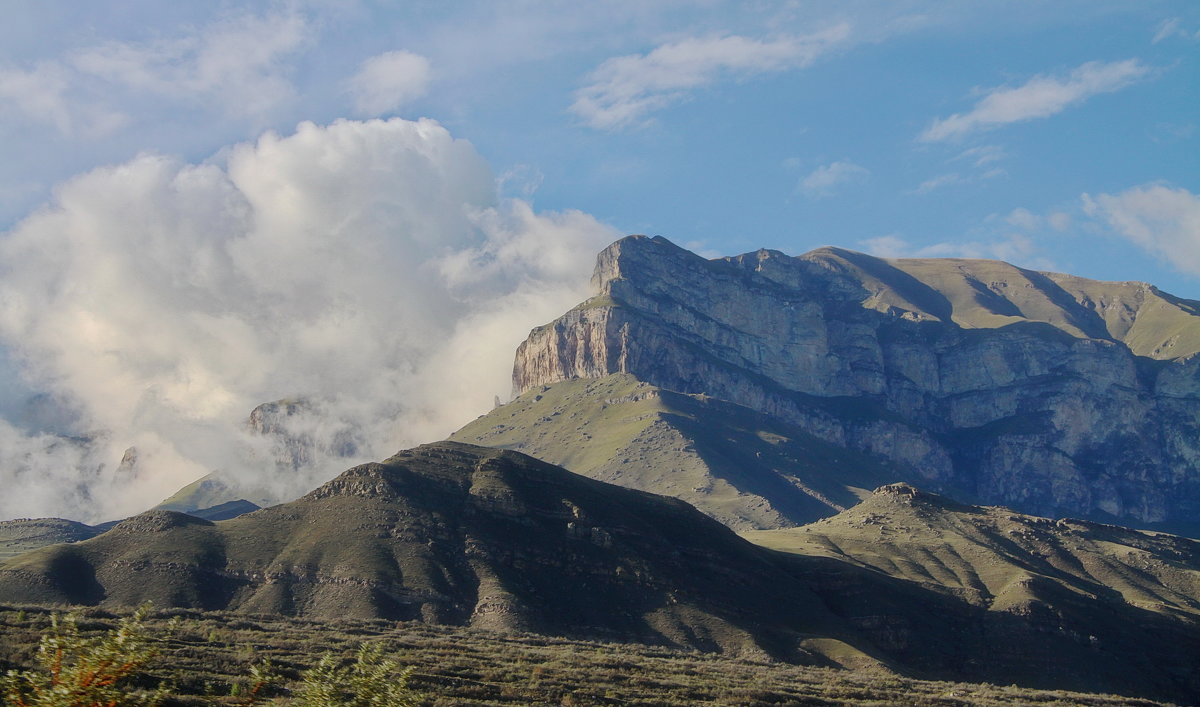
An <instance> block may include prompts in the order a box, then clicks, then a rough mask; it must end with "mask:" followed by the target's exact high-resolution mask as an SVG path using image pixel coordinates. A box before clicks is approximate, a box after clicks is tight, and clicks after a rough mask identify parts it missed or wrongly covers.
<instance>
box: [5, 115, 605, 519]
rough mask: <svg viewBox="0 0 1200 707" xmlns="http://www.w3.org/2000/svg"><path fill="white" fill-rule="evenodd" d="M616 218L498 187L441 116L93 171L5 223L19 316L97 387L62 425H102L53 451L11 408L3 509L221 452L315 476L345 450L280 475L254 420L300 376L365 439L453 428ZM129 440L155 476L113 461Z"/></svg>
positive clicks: (78, 392)
mask: <svg viewBox="0 0 1200 707" xmlns="http://www.w3.org/2000/svg"><path fill="white" fill-rule="evenodd" d="M616 236H617V234H616V233H615V232H613V231H612V230H611V229H610V228H608V227H606V226H604V225H602V224H600V223H598V222H596V221H595V220H594V219H592V218H591V217H589V216H587V215H585V214H581V213H578V212H566V213H538V212H535V211H534V210H533V208H532V207H531V206H530V205H529V204H527V203H525V202H522V201H501V200H498V198H497V195H496V191H495V186H494V178H493V175H492V172H491V170H490V168H489V166H488V165H487V164H486V163H485V162H484V160H483V159H482V158H481V157H480V155H479V154H478V153H477V152H476V151H475V149H474V148H473V147H472V146H471V145H470V144H469V143H467V142H465V141H463V140H457V139H454V138H453V137H452V136H451V135H450V134H449V132H448V131H447V130H445V129H444V128H443V127H441V126H440V125H438V124H437V123H435V122H433V121H428V120H422V121H417V122H412V121H405V120H399V119H395V120H388V121H379V120H374V121H367V122H357V121H338V122H336V123H334V124H332V125H329V126H318V125H314V124H311V123H305V124H302V125H300V126H299V127H298V129H297V131H296V132H295V134H293V135H290V136H286V137H284V136H279V135H276V134H272V133H269V134H266V135H264V136H262V137H261V138H260V139H259V140H258V141H257V142H255V143H253V144H249V143H248V144H242V145H237V146H234V147H232V148H230V149H228V150H226V151H223V153H222V154H221V155H220V156H219V157H218V158H214V159H213V160H211V161H209V162H205V163H203V164H186V163H183V162H180V161H178V160H176V159H172V158H169V157H164V156H161V155H142V156H139V157H137V158H136V159H134V160H132V161H130V162H128V163H125V164H121V165H117V166H113V167H105V168H101V169H96V170H94V171H92V172H89V173H87V174H84V175H81V176H78V177H76V178H74V179H72V180H70V181H68V182H67V183H65V184H62V185H61V186H60V187H59V188H58V190H57V193H56V196H55V199H54V201H53V203H51V204H49V205H47V206H45V207H43V208H42V209H41V210H39V211H37V212H36V213H34V214H32V215H30V216H29V217H27V218H26V219H25V220H24V221H22V222H21V223H20V224H18V225H17V226H16V227H15V228H14V229H13V230H12V231H11V232H9V233H8V234H6V235H5V237H4V239H3V241H2V242H0V270H2V272H0V336H2V337H3V339H4V342H5V345H6V346H7V347H8V349H9V355H10V357H11V358H12V360H14V361H16V362H17V364H18V365H19V367H20V369H21V370H22V372H23V375H24V376H25V377H26V378H27V380H28V384H29V385H30V386H31V387H32V388H34V389H37V390H44V391H47V392H48V393H50V394H52V395H53V396H55V398H56V399H58V400H61V401H63V403H64V404H65V405H66V406H67V407H70V408H73V409H75V410H76V411H77V415H76V421H75V423H74V425H73V426H72V427H73V429H70V430H57V431H56V432H58V433H59V434H60V435H62V434H73V435H76V436H82V437H84V438H86V440H87V442H86V443H85V444H82V445H81V446H80V448H81V449H82V450H83V451H80V450H75V451H72V452H71V453H70V454H71V455H73V456H71V458H70V459H66V458H64V459H63V460H61V461H58V462H55V463H53V465H52V466H53V467H54V470H53V472H50V471H49V470H46V469H42V468H40V466H41V465H42V463H43V461H44V460H45V459H47V458H48V457H47V456H46V455H44V454H42V455H38V454H34V453H32V452H30V451H29V450H36V449H43V448H45V447H47V446H48V445H49V446H53V442H52V441H51V440H49V438H44V437H41V436H38V435H36V434H31V433H28V432H27V431H26V432H25V433H22V432H20V431H19V430H18V429H17V427H15V426H13V425H11V424H7V423H6V424H4V425H3V426H2V427H0V433H2V434H0V439H2V440H4V441H5V445H4V448H3V449H0V485H2V486H3V487H4V488H5V490H6V493H5V494H3V496H0V517H13V516H18V515H26V516H28V515H47V514H56V515H68V516H72V517H84V518H91V519H95V518H99V517H109V516H115V515H120V514H122V513H127V512H133V511H136V510H140V509H141V508H142V507H144V506H145V505H146V504H147V503H152V502H153V501H155V500H158V499H160V498H162V496H163V495H164V494H166V493H170V492H171V491H173V490H175V489H176V488H178V487H179V486H180V485H181V484H183V483H186V482H188V481H190V480H192V479H194V478H196V477H198V476H200V475H201V474H203V473H206V472H208V471H210V470H214V469H223V470H225V471H226V472H227V473H228V474H230V475H233V476H241V477H252V478H253V477H264V478H263V479H260V480H262V481H264V482H267V481H269V482H271V483H273V484H275V485H276V487H277V488H278V493H279V494H280V495H287V494H289V493H296V492H299V491H300V490H303V487H305V486H307V485H310V484H311V483H315V481H316V480H319V479H320V478H323V477H326V476H328V475H330V474H332V473H334V472H335V471H336V470H337V469H338V468H340V467H344V466H345V463H346V460H345V459H337V460H319V459H318V460H317V461H316V463H315V464H314V465H312V466H311V468H309V469H307V470H304V471H303V472H302V473H301V474H300V476H298V477H297V478H295V479H284V480H282V481H281V480H280V479H274V478H266V477H269V476H270V474H267V471H266V470H267V468H268V467H269V466H270V465H269V464H266V463H265V462H264V459H263V456H262V455H263V453H264V451H263V450H262V449H255V444H256V442H255V440H254V439H253V438H251V437H248V436H247V435H245V434H244V430H245V428H244V424H243V421H244V420H245V417H246V414H247V413H248V411H249V410H250V409H251V408H252V407H254V406H255V405H256V404H258V403H260V402H263V401H267V400H274V399H278V398H283V397H303V398H306V399H310V400H313V401H316V403H317V405H316V409H319V410H320V419H321V420H322V424H321V425H318V427H324V428H325V429H326V430H327V431H328V432H329V433H330V434H333V433H334V432H335V431H338V430H341V431H342V432H344V431H345V430H346V429H352V430H353V433H354V435H355V436H356V439H358V440H359V442H360V444H359V448H358V450H357V453H356V455H357V456H359V457H363V458H373V457H379V456H383V455H386V454H389V453H391V452H392V451H395V450H396V449H398V448H400V447H401V446H404V445H408V444H413V443H416V442H420V441H427V440H432V439H436V438H439V437H441V436H443V435H445V434H446V433H448V432H449V431H451V430H453V429H454V428H455V427H456V426H457V425H460V424H462V423H464V422H465V421H466V420H467V419H469V418H470V417H471V416H472V415H475V414H480V413H482V412H485V411H486V410H487V409H488V408H489V407H490V405H491V403H492V401H493V397H494V396H495V395H500V396H504V395H506V394H507V392H508V386H509V373H510V366H511V361H512V352H513V350H514V348H515V346H516V345H517V344H518V343H519V341H520V340H521V339H522V338H523V337H524V335H525V334H526V333H527V332H528V330H529V328H531V327H533V326H536V325H538V324H540V323H543V322H545V321H547V320H549V319H551V318H553V317H554V316H556V315H557V314H559V313H560V312H561V311H562V310H563V309H565V308H567V307H569V306H571V305H572V304H573V303H574V302H576V301H578V300H579V299H581V298H582V297H583V296H585V295H586V287H587V278H588V274H589V272H590V269H591V265H592V261H593V256H594V253H595V251H596V250H597V249H599V248H601V247H603V246H604V245H605V244H606V243H607V242H609V241H611V240H612V239H613V238H615V237H616ZM320 432H321V430H311V431H310V433H312V434H319V433H320ZM130 445H134V446H136V447H137V449H138V452H139V456H138V463H137V465H136V474H135V475H133V476H136V478H131V474H130V473H129V472H128V470H125V475H124V476H123V475H122V473H121V472H119V471H118V470H117V469H116V462H117V461H118V460H120V458H121V453H122V450H123V449H124V448H125V447H127V446H130ZM64 454H65V452H64V453H60V454H59V456H60V457H64ZM64 480H65V481H64ZM67 482H69V483H67ZM51 483H53V487H48V484H51Z"/></svg>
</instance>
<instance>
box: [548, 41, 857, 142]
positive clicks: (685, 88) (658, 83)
mask: <svg viewBox="0 0 1200 707" xmlns="http://www.w3.org/2000/svg"><path fill="white" fill-rule="evenodd" d="M849 36H850V27H849V25H847V24H839V25H835V26H833V27H830V28H829V29H826V30H823V31H821V32H817V33H815V34H809V35H804V36H785V37H780V38H777V39H771V40H760V39H754V38H750V37H743V36H740V35H727V36H715V37H689V38H687V39H682V40H679V41H676V42H669V43H667V44H663V45H661V46H659V47H657V48H656V49H654V50H653V51H651V52H649V53H646V54H629V55H626V56H619V57H614V58H612V59H608V60H607V61H605V62H604V63H602V64H601V65H600V66H599V67H597V68H596V69H595V70H594V71H593V72H592V73H591V74H590V75H589V76H588V81H589V83H588V84H587V85H586V86H584V87H583V88H581V89H579V90H578V91H576V92H575V102H574V103H572V104H571V112H573V113H575V114H576V115H578V116H579V117H580V118H582V119H583V121H584V122H585V123H587V124H588V125H590V126H592V127H594V128H600V129H605V130H616V129H620V128H627V127H630V126H634V125H637V124H639V123H641V122H642V121H643V120H644V119H645V117H646V116H647V114H649V113H652V112H654V111H656V110H659V109H662V108H665V107H667V106H669V105H671V104H673V103H677V102H679V101H682V100H685V99H686V98H687V97H688V95H689V93H690V92H691V91H694V90H696V89H699V88H703V87H704V86H708V85H711V84H713V83H716V82H717V81H719V80H721V79H724V78H744V77H748V76H754V75H757V74H762V73H768V72H775V71H783V70H786V69H795V68H802V67H805V66H808V65H809V64H811V63H812V62H813V61H815V60H816V59H817V58H818V57H820V56H821V55H822V54H825V53H826V52H828V51H830V50H831V49H832V48H833V47H834V46H836V45H838V44H839V43H841V42H843V41H845V40H846V39H847V38H848V37H849Z"/></svg>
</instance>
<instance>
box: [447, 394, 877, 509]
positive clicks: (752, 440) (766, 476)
mask: <svg viewBox="0 0 1200 707" xmlns="http://www.w3.org/2000/svg"><path fill="white" fill-rule="evenodd" d="M450 439H452V440H456V441H461V442H468V443H471V444H481V445H485V446H489V447H501V448H506V449H515V450H519V451H521V452H524V453H526V454H530V455H532V456H535V457H537V458H539V459H543V460H545V461H548V462H550V463H552V464H557V465H560V466H563V467H565V468H566V469H569V470H571V471H573V472H575V473H577V474H582V475H584V476H588V477H590V478H593V479H598V480H600V481H606V482H608V483H613V484H618V485H620V486H626V487H628V488H635V489H641V490H645V491H651V492H653V493H661V494H665V495H668V496H673V497H675V498H679V499H682V500H684V501H687V502H688V503H690V504H692V505H694V506H696V507H697V508H699V509H700V510H702V511H704V512H705V513H706V514H708V515H709V516H711V517H713V518H715V519H717V520H719V521H721V522H722V523H724V524H726V525H728V526H730V527H731V528H734V529H737V530H751V529H764V528H780V527H789V526H795V525H800V524H803V523H808V522H811V521H813V520H815V519H817V518H821V517H824V516H828V515H832V514H834V513H837V512H838V511H841V510H843V509H845V508H848V507H850V506H853V505H854V504H856V503H858V501H859V500H860V499H861V498H863V497H865V496H866V495H869V489H873V488H875V487H877V486H879V485H881V484H884V483H887V482H889V481H894V480H896V478H897V477H896V475H895V474H894V473H893V472H892V471H891V470H890V469H889V468H888V467H887V466H886V465H885V464H883V463H881V462H880V461H879V460H878V459H874V458H872V457H868V456H867V455H865V454H860V453H856V452H854V451H850V450H846V449H842V448H838V447H835V446H833V445H831V444H828V443H826V442H823V441H821V440H819V439H817V438H815V437H813V436H812V435H810V434H808V433H806V432H804V431H802V430H800V429H798V428H796V427H793V426H791V425H788V424H786V423H783V422H780V421H778V420H775V419H773V418H770V417H768V416H766V415H763V414H760V413H757V412H755V411H753V410H750V409H748V408H745V407H742V406H740V405H734V404H732V403H727V402H724V401H721V400H717V399H714V398H710V397H707V396H700V395H683V394H680V393H674V392H671V391H668V390H664V389H661V388H658V387H655V386H652V385H649V384H647V383H643V382H640V381H638V380H637V379H636V378H635V377H633V376H631V375H628V374H615V375H610V376H606V377H604V378H598V379H580V380H570V381H563V382H561V383H556V384H554V385H550V386H545V387H543V388H540V389H537V390H531V391H529V392H527V393H525V394H524V395H522V396H520V397H518V398H517V399H515V400H513V401H512V402H510V403H507V404H505V405H503V406H500V407H498V408H496V409H494V410H492V411H491V412H490V413H488V414H487V415H483V416H482V417H480V418H478V419H476V420H474V421H473V422H471V423H470V424H468V425H466V426H465V427H463V428H462V429H461V430H459V431H458V432H455V433H454V434H453V435H452V436H451V437H450Z"/></svg>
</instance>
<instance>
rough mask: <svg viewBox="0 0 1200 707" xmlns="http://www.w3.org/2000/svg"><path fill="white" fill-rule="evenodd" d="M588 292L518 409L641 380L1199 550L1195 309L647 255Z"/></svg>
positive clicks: (1065, 288)
mask: <svg viewBox="0 0 1200 707" xmlns="http://www.w3.org/2000/svg"><path fill="white" fill-rule="evenodd" d="M593 286H594V289H595V291H596V295H595V296H594V297H592V298H590V299H588V300H587V301H585V302H583V303H581V304H580V305H579V306H577V307H575V308H574V309H572V310H571V311H569V312H567V313H566V314H564V315H563V316H562V317H560V318H559V319H557V320H556V321H554V322H551V323H550V324H547V325H545V326H543V327H539V328H537V329H535V330H533V331H532V332H531V333H530V335H529V337H528V339H527V340H526V341H525V342H524V343H523V344H522V345H521V347H520V348H519V349H518V352H517V356H516V363H515V367H514V373H513V381H514V388H515V393H517V394H518V395H519V396H522V395H527V394H533V395H534V396H536V395H538V394H543V395H544V394H545V391H543V389H544V388H547V387H548V386H549V387H553V386H554V385H556V384H558V383H560V382H563V381H571V380H577V379H600V378H603V377H605V376H609V375H613V374H628V375H630V376H632V377H633V378H634V379H636V380H637V381H639V382H642V383H646V384H649V385H651V386H654V387H656V388H660V389H664V390H668V391H674V392H676V393H681V394H684V395H689V396H701V395H703V396H708V397H710V398H715V399H718V400H721V401H725V402H727V403H732V404H735V405H739V406H742V407H744V408H748V409H750V410H752V411H755V412H758V413H761V414H763V415H766V416H769V417H771V418H773V419H774V420H777V421H778V422H780V423H782V424H786V425H788V426H790V427H791V428H795V429H799V430H801V431H803V432H804V433H807V434H808V435H810V436H811V437H813V438H816V439H817V440H820V441H822V442H824V443H826V444H828V445H832V446H833V447H834V448H837V449H841V450H845V451H846V452H854V453H857V454H860V455H866V456H868V457H870V458H871V459H872V460H873V463H872V465H873V467H874V468H876V469H886V470H887V473H888V474H889V475H892V480H905V481H908V482H911V483H914V484H916V485H918V486H922V487H927V488H931V489H934V490H937V491H941V492H944V493H947V494H949V495H951V496H952V497H955V498H958V499H961V500H964V501H970V502H974V503H985V504H991V505H1005V506H1011V507H1013V508H1016V509H1018V510H1020V511H1022V512H1026V513H1032V514H1036V515H1042V516H1077V517H1085V518H1089V519H1092V520H1097V521H1102V522H1117V523H1120V524H1123V525H1133V526H1138V527H1147V528H1160V529H1170V530H1174V531H1177V532H1185V533H1196V532H1200V521H1198V520H1197V519H1200V473H1198V472H1200V357H1198V356H1197V355H1196V354H1197V352H1198V351H1200V303H1197V302H1193V301H1190V300H1184V299H1180V298H1178V297H1174V296H1172V295H1169V294H1167V293H1164V292H1162V291H1160V290H1158V289H1156V288H1154V287H1153V286H1150V285H1145V284H1142V283H1128V282H1115V283H1113V282H1097V281H1092V280H1086V279H1083V278H1077V277H1072V276H1068V275H1061V274H1056V273H1042V272H1036V271H1031V270H1025V269H1022V268H1018V267H1014V266H1012V265H1008V264H1006V263H1000V262H995V261H985V260H962V259H883V258H875V257H871V256H867V255H863V254H860V253H853V252H851V251H846V250H841V249H836V248H822V249H818V250H815V251H812V252H811V253H807V254H805V255H802V256H799V257H790V256H786V255H784V254H782V253H778V252H775V251H769V250H761V251H757V252H754V253H748V254H745V255H741V256H737V257H732V258H720V259H715V260H705V259H704V258H701V257H699V256H697V255H694V254H693V253H690V252H688V251H686V250H683V249H681V248H678V247H677V246H675V245H673V244H671V243H670V242H669V241H667V240H665V239H663V238H658V237H656V238H646V237H642V236H631V237H628V238H625V239H622V240H620V241H617V242H616V243H614V244H613V245H612V246H610V247H609V248H608V249H606V250H605V251H603V252H602V253H601V254H600V256H599V258H598V261H597V266H596V271H595V274H594V276H593ZM502 410H503V408H500V410H498V411H494V412H493V413H491V414H490V415H489V416H488V419H489V420H490V419H496V422H492V423H491V424H492V425H495V424H503V422H502V419H503V415H504V413H503V412H501V411H502ZM483 424H484V423H482V422H480V421H477V422H476V423H473V431H474V432H475V438H479V439H482V437H481V436H480V435H479V432H478V431H479V429H480V427H481V426H482V425H483ZM502 443H503V444H514V443H516V441H515V438H512V439H508V440H505V441H503V442H502ZM529 443H530V442H528V441H526V444H529ZM562 444H565V445H584V446H587V440H586V439H581V438H579V437H576V438H574V439H567V438H563V440H562ZM543 453H544V452H543ZM562 454H567V452H563V453H562ZM600 466H602V465H600ZM853 466H855V465H847V464H830V463H826V464H824V467H825V468H826V470H827V475H830V476H838V475H840V474H843V473H848V470H849V469H851V468H852V467H853ZM597 468H598V467H597ZM581 470H582V469H581ZM588 473H591V472H590V471H589V472H588ZM746 473H747V474H751V473H754V474H761V476H762V477H763V478H764V479H769V478H772V476H777V474H774V473H773V472H769V471H763V472H759V471H753V472H752V471H751V469H750V468H749V467H747V471H746ZM802 480H803V479H802ZM850 485H853V484H850ZM760 495H761V494H760ZM763 498H764V499H765V500H766V501H767V502H768V503H770V504H772V505H776V504H777V500H778V505H781V506H786V505H787V499H784V498H780V499H776V498H775V497H773V496H770V495H769V494H768V495H764V496H763ZM831 508H833V506H831ZM787 520H790V519H787ZM753 522H759V523H761V522H762V521H761V520H759V521H752V523H753ZM784 524H785V523H783V522H780V525H784Z"/></svg>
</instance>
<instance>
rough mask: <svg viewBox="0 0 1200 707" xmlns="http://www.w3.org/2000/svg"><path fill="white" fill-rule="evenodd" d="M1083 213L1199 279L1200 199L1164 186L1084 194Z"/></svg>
mask: <svg viewBox="0 0 1200 707" xmlns="http://www.w3.org/2000/svg"><path fill="white" fill-rule="evenodd" d="M1082 199H1083V208H1084V211H1085V212H1086V213H1087V214H1088V215H1089V216H1092V217H1095V218H1100V219H1103V220H1104V221H1106V222H1107V223H1108V225H1109V226H1110V227H1111V228H1112V229H1113V230H1114V231H1116V232H1117V233H1119V234H1120V235H1122V236H1124V237H1125V238H1128V239H1129V240H1130V241H1133V242H1134V243H1135V244H1137V245H1138V246H1140V247H1141V248H1143V249H1144V250H1146V251H1148V252H1150V253H1153V254H1154V255H1157V256H1159V257H1160V258H1162V259H1163V260H1164V261H1165V262H1167V263H1170V264H1171V265H1173V266H1175V267H1176V268H1178V269H1179V270H1181V271H1184V272H1188V273H1191V274H1193V275H1200V195H1196V194H1193V193H1191V192H1190V191H1188V190H1187V189H1182V188H1180V189H1172V188H1171V187H1168V186H1165V185H1163V184H1143V185H1141V186H1137V187H1133V188H1132V189H1128V190H1126V191H1123V192H1121V193H1120V194H1116V195H1111V194H1098V195H1097V196H1095V197H1092V196H1091V195H1089V194H1084V195H1083V197H1082Z"/></svg>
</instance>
